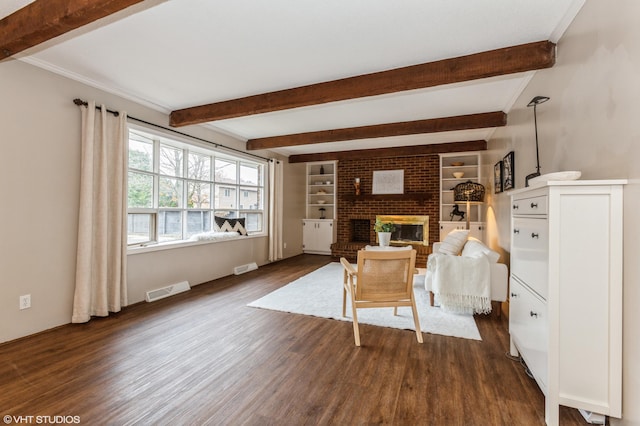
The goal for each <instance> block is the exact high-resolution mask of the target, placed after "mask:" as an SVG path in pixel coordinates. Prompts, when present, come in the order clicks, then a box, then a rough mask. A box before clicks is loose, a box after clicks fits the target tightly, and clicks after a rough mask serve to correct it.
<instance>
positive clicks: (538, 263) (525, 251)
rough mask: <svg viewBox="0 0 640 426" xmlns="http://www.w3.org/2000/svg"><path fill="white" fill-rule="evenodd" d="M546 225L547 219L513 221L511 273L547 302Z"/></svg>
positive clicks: (547, 243)
mask: <svg viewBox="0 0 640 426" xmlns="http://www.w3.org/2000/svg"><path fill="white" fill-rule="evenodd" d="M548 229H549V224H548V221H547V219H546V218H539V219H537V218H519V217H518V218H514V219H513V234H512V235H511V250H512V251H511V273H512V274H513V275H516V276H517V277H518V278H519V279H520V280H521V281H522V282H524V283H525V284H527V285H528V286H529V287H531V288H532V289H533V290H534V291H535V292H536V293H538V294H539V295H540V296H542V298H543V299H545V300H546V298H547V294H548V270H549V264H548V255H549V233H548Z"/></svg>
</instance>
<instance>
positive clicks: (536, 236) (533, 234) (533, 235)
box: [531, 232, 540, 238]
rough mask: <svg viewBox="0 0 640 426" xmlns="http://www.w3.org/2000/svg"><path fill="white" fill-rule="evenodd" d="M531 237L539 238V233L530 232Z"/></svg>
mask: <svg viewBox="0 0 640 426" xmlns="http://www.w3.org/2000/svg"><path fill="white" fill-rule="evenodd" d="M531 238H540V235H538V234H536V233H534V232H532V233H531Z"/></svg>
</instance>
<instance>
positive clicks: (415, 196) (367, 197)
mask: <svg viewBox="0 0 640 426" xmlns="http://www.w3.org/2000/svg"><path fill="white" fill-rule="evenodd" d="M432 198H433V194H432V193H431V192H410V193H408V194H360V195H355V194H344V195H340V197H339V200H340V201H350V202H357V201H407V200H409V201H417V202H419V203H423V204H424V203H425V202H426V201H428V200H431V199H432Z"/></svg>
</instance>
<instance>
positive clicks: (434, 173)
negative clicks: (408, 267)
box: [331, 155, 440, 267]
mask: <svg viewBox="0 0 640 426" xmlns="http://www.w3.org/2000/svg"><path fill="white" fill-rule="evenodd" d="M378 170H404V194H389V195H383V194H380V195H376V194H371V190H372V180H373V172H374V171H378ZM355 178H359V179H360V189H361V194H360V195H355V190H354V187H353V182H354V180H355ZM439 189H440V188H439V158H438V156H437V155H421V156H414V157H397V158H375V159H364V158H363V159H358V160H341V161H339V162H338V186H337V191H338V208H337V212H338V216H337V241H336V243H334V244H333V245H332V246H331V254H332V256H334V257H346V258H347V259H349V260H352V261H353V260H355V258H356V254H357V251H358V250H359V249H361V248H363V247H364V246H366V245H367V244H371V245H375V244H377V242H376V234H375V232H374V230H373V224H374V223H375V219H376V216H377V215H385V216H392V215H416V216H429V245H428V246H424V245H414V248H416V250H417V252H418V258H417V260H416V262H417V263H418V266H419V267H424V265H425V264H426V261H427V256H428V255H429V253H431V244H433V243H434V242H436V241H438V236H439V229H438V221H439V220H440V218H439V198H438V197H439Z"/></svg>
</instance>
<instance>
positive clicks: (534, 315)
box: [529, 311, 538, 318]
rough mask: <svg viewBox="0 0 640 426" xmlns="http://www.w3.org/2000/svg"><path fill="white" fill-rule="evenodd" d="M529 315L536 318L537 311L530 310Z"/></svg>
mask: <svg viewBox="0 0 640 426" xmlns="http://www.w3.org/2000/svg"><path fill="white" fill-rule="evenodd" d="M529 315H530V316H532V317H536V318H538V313H537V312H533V311H530V312H529Z"/></svg>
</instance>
